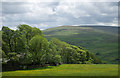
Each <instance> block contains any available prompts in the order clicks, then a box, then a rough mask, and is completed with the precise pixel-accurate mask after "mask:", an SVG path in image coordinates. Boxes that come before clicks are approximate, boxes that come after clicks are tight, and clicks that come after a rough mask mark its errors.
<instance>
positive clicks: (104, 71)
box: [2, 64, 118, 76]
mask: <svg viewBox="0 0 120 78" xmlns="http://www.w3.org/2000/svg"><path fill="white" fill-rule="evenodd" d="M2 75H3V76H118V65H117V64H63V65H59V66H48V67H44V68H38V69H33V70H17V71H7V72H2Z"/></svg>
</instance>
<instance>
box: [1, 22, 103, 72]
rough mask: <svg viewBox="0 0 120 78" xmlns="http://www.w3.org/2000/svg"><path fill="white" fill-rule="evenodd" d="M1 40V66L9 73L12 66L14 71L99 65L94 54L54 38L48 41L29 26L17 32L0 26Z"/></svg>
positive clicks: (24, 26) (21, 27) (20, 28)
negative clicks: (52, 66) (64, 65)
mask: <svg viewBox="0 0 120 78" xmlns="http://www.w3.org/2000/svg"><path fill="white" fill-rule="evenodd" d="M2 38H3V41H2V45H3V46H2V54H3V57H2V59H4V62H5V61H6V64H5V65H3V68H5V69H7V67H9V66H10V67H9V68H11V69H12V66H14V67H13V68H14V69H29V68H30V66H33V67H34V66H36V67H37V66H40V67H41V66H46V65H47V64H48V65H59V64H86V63H89V64H90V63H91V64H93V63H95V64H98V63H101V61H100V60H99V59H98V58H97V57H96V56H95V55H94V54H91V53H90V52H88V51H87V50H85V49H84V48H82V47H77V46H74V45H70V44H68V43H66V42H63V41H60V40H58V39H56V38H53V39H51V40H50V41H48V40H47V39H46V38H45V37H44V35H43V34H42V31H41V30H40V29H38V28H36V27H31V26H29V25H25V24H23V25H19V26H18V29H17V30H11V29H10V28H8V27H5V26H3V28H2ZM4 66H5V67H4ZM6 66H7V67H6ZM9 70H10V69H9ZM12 70H13V69H12ZM3 71H4V70H3Z"/></svg>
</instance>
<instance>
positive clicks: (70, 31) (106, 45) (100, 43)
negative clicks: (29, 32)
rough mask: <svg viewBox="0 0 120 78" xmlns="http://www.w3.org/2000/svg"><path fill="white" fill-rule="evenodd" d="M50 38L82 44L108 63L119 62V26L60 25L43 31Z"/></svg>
mask: <svg viewBox="0 0 120 78" xmlns="http://www.w3.org/2000/svg"><path fill="white" fill-rule="evenodd" d="M43 33H44V34H45V37H46V38H47V39H48V40H49V39H51V38H53V37H55V38H58V39H60V40H62V41H65V42H67V43H69V44H72V45H76V46H82V47H84V48H86V49H88V50H89V51H91V52H93V53H94V54H96V55H97V56H98V57H99V58H100V59H102V60H104V61H105V62H106V63H117V62H118V27H114V26H60V27H56V28H50V29H46V30H44V31H43Z"/></svg>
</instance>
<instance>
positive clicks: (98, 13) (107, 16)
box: [0, 0, 118, 30]
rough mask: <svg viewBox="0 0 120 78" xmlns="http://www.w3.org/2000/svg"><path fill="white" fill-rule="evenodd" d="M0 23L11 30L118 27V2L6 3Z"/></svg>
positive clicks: (3, 6) (12, 1)
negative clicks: (86, 26) (18, 27)
mask: <svg viewBox="0 0 120 78" xmlns="http://www.w3.org/2000/svg"><path fill="white" fill-rule="evenodd" d="M0 6H2V8H0V12H1V14H0V19H2V21H0V23H1V24H2V26H7V27H9V28H11V29H16V28H17V26H18V25H19V24H27V25H30V26H32V27H37V28H40V29H41V30H44V29H47V28H51V27H57V26H64V25H70V26H71V25H72V26H80V25H105V26H118V2H117V0H114V2H113V1H107V0H106V2H105V1H104V2H103V1H101V2H97V1H95V2H89V1H87V0H85V2H81V1H65V0H59V1H54V0H51V1H36V0H30V1H27V0H26V1H25V0H18V1H15V0H11V2H10V1H9V2H8V1H7V0H3V1H2V2H1V3H0Z"/></svg>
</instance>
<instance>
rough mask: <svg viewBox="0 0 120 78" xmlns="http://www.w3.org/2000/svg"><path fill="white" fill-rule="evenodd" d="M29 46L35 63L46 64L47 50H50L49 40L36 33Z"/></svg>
mask: <svg viewBox="0 0 120 78" xmlns="http://www.w3.org/2000/svg"><path fill="white" fill-rule="evenodd" d="M29 46H30V48H29V51H30V52H31V53H32V60H33V63H34V64H41V65H44V64H45V62H46V61H45V60H46V58H45V57H46V52H47V51H48V41H47V40H46V39H45V38H44V37H42V36H40V35H36V36H34V37H33V38H32V39H31V40H30V43H29Z"/></svg>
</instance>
